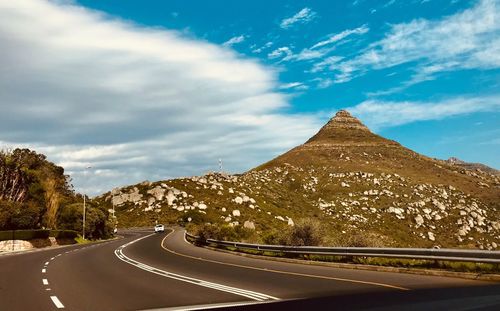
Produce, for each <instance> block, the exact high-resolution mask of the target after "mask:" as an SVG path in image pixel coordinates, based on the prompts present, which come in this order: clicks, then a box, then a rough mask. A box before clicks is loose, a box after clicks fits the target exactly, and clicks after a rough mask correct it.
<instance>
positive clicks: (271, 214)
mask: <svg viewBox="0 0 500 311" xmlns="http://www.w3.org/2000/svg"><path fill="white" fill-rule="evenodd" d="M117 198H118V199H117ZM100 200H102V201H106V202H108V204H110V202H111V200H113V201H114V202H115V205H116V206H117V207H118V211H119V212H118V217H119V219H120V221H122V224H123V225H134V224H138V223H142V224H144V223H148V222H149V223H150V222H152V221H154V220H155V219H158V220H160V221H177V220H178V219H181V220H182V221H184V222H194V223H198V224H201V223H203V222H211V223H221V224H222V223H227V224H230V225H232V226H233V227H239V226H241V225H243V226H246V227H248V228H253V227H255V229H256V233H257V234H255V235H254V239H260V240H261V241H264V242H265V241H266V237H267V236H269V235H270V234H273V232H276V231H279V230H283V228H285V227H286V226H288V225H293V223H294V222H296V221H298V220H300V219H303V218H314V219H317V220H318V221H320V222H321V227H322V228H323V231H324V236H325V239H324V244H328V245H352V246H356V245H359V246H371V245H375V246H382V245H384V246H413V247H432V246H435V245H439V246H446V247H479V248H488V249H492V248H496V247H497V246H498V244H499V240H500V222H499V221H498V219H500V208H499V207H500V206H499V204H500V181H499V178H498V177H497V176H495V175H491V174H488V173H486V172H482V171H480V172H478V171H475V172H472V171H470V170H468V169H466V168H460V169H457V167H456V166H453V165H450V164H447V163H446V162H444V161H439V160H434V159H431V158H429V157H426V156H423V155H420V154H418V153H416V152H414V151H412V150H409V149H407V148H405V147H403V146H401V145H400V144H399V143H397V142H395V141H392V140H388V139H385V138H383V137H381V136H378V135H376V134H374V133H372V132H370V130H369V129H368V128H367V127H366V126H364V125H363V124H362V123H361V122H360V121H359V120H357V119H356V118H354V117H352V116H351V115H350V114H349V113H348V112H346V111H339V112H338V113H337V114H336V115H335V117H333V118H332V119H331V120H330V121H329V122H328V123H327V124H326V125H325V126H324V127H323V128H322V129H320V131H319V132H318V133H317V134H316V135H314V136H313V137H312V138H311V139H309V140H308V141H307V142H306V143H304V144H303V145H300V146H298V147H295V148H293V149H292V150H290V151H288V152H286V153H284V154H283V155H281V156H279V157H277V158H275V159H273V160H271V161H269V162H267V163H265V164H263V165H261V166H259V167H257V168H255V169H253V170H250V171H249V172H246V173H244V174H242V175H239V176H229V175H224V174H208V175H206V176H202V177H192V178H184V179H176V180H169V181H164V182H157V183H143V184H141V185H136V186H133V187H127V188H123V189H116V190H115V191H113V193H111V194H105V195H103V196H102V197H101V198H100Z"/></svg>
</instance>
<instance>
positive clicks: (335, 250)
mask: <svg viewBox="0 0 500 311" xmlns="http://www.w3.org/2000/svg"><path fill="white" fill-rule="evenodd" d="M185 235H186V239H191V240H193V241H196V242H198V243H203V244H211V245H216V246H224V247H234V248H236V249H251V250H257V251H266V252H275V253H281V254H296V255H323V256H351V257H382V258H402V259H422V260H442V261H464V262H478V263H493V264H499V263H500V251H484V250H466V249H434V248H378V247H318V246H285V245H261V244H249V243H240V242H230V241H218V240H213V239H207V240H202V239H200V237H197V236H194V235H192V234H189V233H188V232H186V233H185Z"/></svg>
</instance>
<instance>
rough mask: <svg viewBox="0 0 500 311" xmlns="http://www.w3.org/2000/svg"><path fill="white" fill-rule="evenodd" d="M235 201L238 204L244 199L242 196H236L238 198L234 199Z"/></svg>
mask: <svg viewBox="0 0 500 311" xmlns="http://www.w3.org/2000/svg"><path fill="white" fill-rule="evenodd" d="M234 202H235V203H236V204H241V203H243V199H242V198H241V197H236V198H235V199H234Z"/></svg>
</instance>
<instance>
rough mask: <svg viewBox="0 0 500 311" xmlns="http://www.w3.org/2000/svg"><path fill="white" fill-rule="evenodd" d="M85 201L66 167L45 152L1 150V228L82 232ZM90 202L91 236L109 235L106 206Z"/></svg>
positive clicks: (88, 215)
mask: <svg viewBox="0 0 500 311" xmlns="http://www.w3.org/2000/svg"><path fill="white" fill-rule="evenodd" d="M82 201H83V197H82V196H81V195H79V194H76V193H75V192H74V191H73V188H72V185H71V184H70V177H69V176H68V175H65V174H64V169H63V168H62V167H59V166H57V165H55V164H53V163H51V162H49V161H47V159H46V157H45V156H44V155H43V154H38V153H36V152H35V151H31V150H29V149H15V150H13V151H0V230H21V229H46V228H47V229H52V230H55V229H63V230H73V231H77V232H81V231H82V210H83V206H82V204H81V203H79V202H82ZM89 202H90V204H89V205H88V207H87V214H86V216H87V221H86V233H87V234H88V236H89V238H91V239H98V238H105V237H108V236H110V235H111V234H112V226H111V223H110V221H109V215H108V212H107V209H105V207H102V206H97V205H96V204H93V203H92V201H90V200H89ZM32 232H39V231H38V230H36V231H33V230H32ZM40 232H42V231H40ZM43 232H44V231H43ZM58 232H68V231H58ZM60 234H63V235H64V234H67V233H60ZM70 235H71V234H70ZM36 238H38V236H37V237H36ZM57 238H59V237H57ZM60 238H66V237H62V236H61V237H60ZM68 238H74V236H72V235H71V236H70V237H68Z"/></svg>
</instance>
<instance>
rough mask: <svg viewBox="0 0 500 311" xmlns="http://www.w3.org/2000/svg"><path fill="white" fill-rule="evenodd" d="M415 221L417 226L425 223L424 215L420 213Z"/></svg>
mask: <svg viewBox="0 0 500 311" xmlns="http://www.w3.org/2000/svg"><path fill="white" fill-rule="evenodd" d="M415 223H416V224H417V228H418V227H420V226H421V225H423V224H424V218H423V217H422V215H420V214H418V215H417V216H416V217H415Z"/></svg>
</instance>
